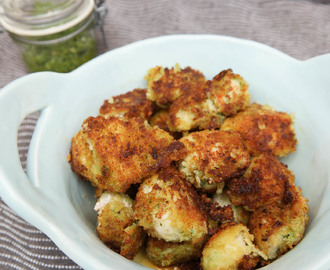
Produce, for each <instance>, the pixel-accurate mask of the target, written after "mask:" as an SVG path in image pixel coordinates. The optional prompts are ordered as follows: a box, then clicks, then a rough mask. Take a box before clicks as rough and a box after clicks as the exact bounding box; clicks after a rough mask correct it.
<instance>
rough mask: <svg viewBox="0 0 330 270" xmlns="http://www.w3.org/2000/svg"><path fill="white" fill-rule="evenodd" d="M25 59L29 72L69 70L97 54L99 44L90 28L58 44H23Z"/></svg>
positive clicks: (62, 71)
mask: <svg viewBox="0 0 330 270" xmlns="http://www.w3.org/2000/svg"><path fill="white" fill-rule="evenodd" d="M22 45H23V46H24V48H23V52H22V55H23V60H24V62H25V65H26V67H27V69H28V71H29V72H36V71H45V70H50V71H55V72H61V73H64V72H69V71H72V70H74V69H75V68H77V67H79V66H80V65H82V64H83V63H85V62H87V61H88V60H90V59H92V58H94V57H95V56H96V55H97V44H96V41H95V39H94V37H93V36H92V35H91V33H90V32H89V29H86V30H85V31H83V32H81V33H79V34H78V35H76V36H74V37H72V38H70V39H68V40H66V41H63V42H61V43H57V44H51V45H33V44H22Z"/></svg>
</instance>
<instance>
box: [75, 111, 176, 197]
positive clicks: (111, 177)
mask: <svg viewBox="0 0 330 270" xmlns="http://www.w3.org/2000/svg"><path fill="white" fill-rule="evenodd" d="M82 127H83V128H82V130H80V131H79V132H78V133H77V135H75V136H74V137H73V139H72V146H71V160H70V164H71V167H72V169H73V171H75V172H76V173H77V174H78V175H80V176H81V177H82V178H84V179H87V180H89V181H90V182H91V183H92V184H93V185H94V186H96V187H98V188H101V189H103V190H109V191H113V192H125V191H126V190H127V189H128V188H129V187H130V186H131V185H132V184H134V183H140V182H141V181H142V179H143V178H144V177H147V176H149V175H151V173H152V172H154V171H156V170H157V166H156V165H157V164H161V162H160V159H161V157H162V151H164V149H166V147H167V146H170V144H171V142H173V137H172V136H170V135H169V134H168V133H167V132H165V131H163V130H161V129H159V128H157V127H153V128H152V127H150V126H149V124H148V123H147V122H144V121H143V120H142V119H141V118H131V119H129V120H124V119H120V118H116V117H109V118H108V119H106V118H104V117H101V116H98V117H89V118H87V119H86V120H85V121H84V123H83V125H82ZM176 144H177V143H176ZM165 158H166V159H167V160H168V162H170V160H171V153H170V151H167V152H166V157H165Z"/></svg>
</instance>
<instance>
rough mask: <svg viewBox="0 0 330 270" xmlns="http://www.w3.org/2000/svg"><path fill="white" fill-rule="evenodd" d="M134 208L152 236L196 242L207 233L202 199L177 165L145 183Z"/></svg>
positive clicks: (141, 223) (137, 216)
mask: <svg viewBox="0 0 330 270" xmlns="http://www.w3.org/2000/svg"><path fill="white" fill-rule="evenodd" d="M133 209H134V217H135V219H136V220H137V221H138V224H139V225H140V226H142V227H143V228H144V229H145V230H146V231H147V233H148V235H150V236H152V237H155V238H158V239H163V240H165V241H169V242H183V241H191V242H192V244H193V245H196V244H198V243H200V242H201V241H202V240H203V239H204V237H205V236H206V234H207V218H206V213H205V209H203V205H202V204H201V203H200V198H199V196H198V194H197V193H196V192H195V190H194V189H193V188H192V187H191V185H190V184H189V183H188V182H187V181H185V180H184V179H183V178H182V177H181V175H180V173H179V172H178V171H177V169H176V168H175V167H174V166H171V167H169V168H166V169H163V170H161V171H160V172H159V173H157V174H155V175H154V176H152V177H150V178H147V179H145V180H144V181H143V182H142V183H141V185H140V187H139V191H138V193H137V195H136V198H135V201H134V205H133Z"/></svg>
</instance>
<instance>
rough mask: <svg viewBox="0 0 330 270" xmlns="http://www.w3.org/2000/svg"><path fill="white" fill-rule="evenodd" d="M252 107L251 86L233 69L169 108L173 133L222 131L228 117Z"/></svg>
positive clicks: (184, 96) (185, 95) (186, 95)
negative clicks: (249, 87)
mask: <svg viewBox="0 0 330 270" xmlns="http://www.w3.org/2000/svg"><path fill="white" fill-rule="evenodd" d="M249 103H250V94H249V92H248V84H247V83H246V82H245V80H244V79H243V78H242V77H241V76H239V75H237V74H234V73H232V70H231V69H228V70H224V71H222V72H220V73H219V74H218V75H216V76H215V77H214V78H213V79H212V81H207V82H206V83H205V85H204V88H200V89H198V90H196V91H195V92H194V93H185V94H184V95H182V96H180V97H179V98H177V99H176V100H175V101H174V102H173V104H172V105H171V107H170V108H169V114H170V120H169V128H170V130H171V131H187V130H191V129H196V128H198V129H200V130H202V129H212V128H219V127H220V126H221V124H222V123H223V121H224V120H225V118H226V117H228V116H231V115H234V114H236V113H237V112H238V111H241V110H244V109H245V108H246V107H247V106H248V104H249Z"/></svg>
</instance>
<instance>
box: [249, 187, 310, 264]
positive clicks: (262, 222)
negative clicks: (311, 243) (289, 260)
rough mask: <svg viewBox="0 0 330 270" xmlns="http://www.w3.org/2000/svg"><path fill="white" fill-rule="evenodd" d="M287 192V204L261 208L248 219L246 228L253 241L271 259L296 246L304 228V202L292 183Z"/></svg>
mask: <svg viewBox="0 0 330 270" xmlns="http://www.w3.org/2000/svg"><path fill="white" fill-rule="evenodd" d="M290 193H291V196H292V200H291V202H290V203H282V204H271V205H267V206H264V207H261V208H259V209H257V210H256V211H254V212H253V213H252V215H251V217H250V221H249V225H248V227H249V229H250V230H251V233H252V234H253V235H254V236H255V242H256V244H257V246H258V247H259V248H260V249H261V250H262V251H263V252H264V253H265V254H266V255H268V257H269V258H270V259H275V258H276V257H278V256H280V255H281V254H283V253H285V252H287V251H288V250H289V249H292V248H293V247H294V246H295V245H296V244H298V243H299V241H300V240H301V238H302V237H303V235H304V231H305V228H306V226H307V222H308V219H309V218H308V215H307V214H308V211H309V209H308V205H307V200H306V199H305V198H304V197H303V196H302V195H301V193H300V190H299V188H298V187H296V186H295V185H294V184H291V186H290Z"/></svg>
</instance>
